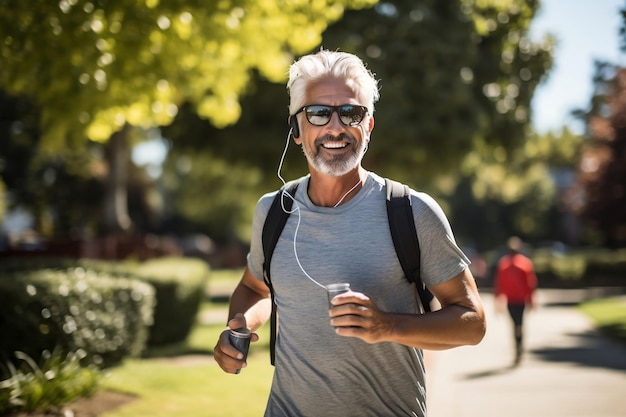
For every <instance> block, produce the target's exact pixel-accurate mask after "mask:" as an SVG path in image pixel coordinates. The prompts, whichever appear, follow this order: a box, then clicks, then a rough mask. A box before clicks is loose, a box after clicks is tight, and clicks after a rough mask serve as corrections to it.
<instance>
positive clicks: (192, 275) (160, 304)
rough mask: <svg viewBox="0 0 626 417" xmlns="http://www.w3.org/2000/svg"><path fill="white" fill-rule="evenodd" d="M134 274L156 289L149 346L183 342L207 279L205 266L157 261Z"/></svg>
mask: <svg viewBox="0 0 626 417" xmlns="http://www.w3.org/2000/svg"><path fill="white" fill-rule="evenodd" d="M136 273H137V275H138V276H140V277H142V278H143V279H145V280H146V281H147V282H149V283H150V284H151V285H153V286H154V288H155V289H156V307H155V310H154V325H153V326H152V328H151V329H150V336H149V339H148V344H149V345H163V344H169V343H177V342H182V341H184V340H185V339H186V338H187V336H188V335H189V333H190V331H191V329H192V327H193V325H194V324H195V323H196V319H197V316H198V311H199V309H200V305H201V303H202V300H203V299H204V297H205V288H206V284H207V280H208V278H209V267H208V265H207V264H206V262H204V261H202V260H200V259H193V258H183V259H181V258H158V259H153V260H149V261H147V262H144V263H142V264H140V265H138V266H137V269H136Z"/></svg>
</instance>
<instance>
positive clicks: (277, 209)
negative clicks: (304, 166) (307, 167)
mask: <svg viewBox="0 0 626 417" xmlns="http://www.w3.org/2000/svg"><path fill="white" fill-rule="evenodd" d="M299 184H300V180H294V181H290V182H288V183H287V184H285V185H284V186H282V187H281V188H280V190H278V193H277V194H276V197H274V201H272V205H271V206H270V209H269V211H268V212H267V217H266V218H265V224H263V232H262V234H261V242H262V244H263V257H264V260H263V280H264V281H265V284H267V286H268V287H269V289H270V294H271V296H272V314H271V316H270V360H271V363H272V365H274V359H275V358H276V333H277V328H276V301H275V299H274V287H272V280H271V278H270V263H271V262H272V254H273V253H274V248H275V247H276V244H277V243H278V239H279V238H280V235H281V233H282V232H283V229H284V228H285V224H286V223H287V219H288V218H289V215H290V214H291V207H292V205H293V198H294V197H295V195H296V190H297V189H298V185H299ZM287 193H288V194H289V195H287ZM281 201H282V204H281Z"/></svg>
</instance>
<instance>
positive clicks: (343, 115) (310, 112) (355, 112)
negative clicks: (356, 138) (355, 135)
mask: <svg viewBox="0 0 626 417" xmlns="http://www.w3.org/2000/svg"><path fill="white" fill-rule="evenodd" d="M304 111H305V113H306V118H307V120H308V121H309V123H311V124H312V125H315V126H324V125H325V124H326V123H328V122H329V121H330V118H331V117H332V115H333V111H337V114H338V115H339V119H340V120H341V123H343V124H344V125H346V126H356V125H358V124H359V123H361V120H363V118H364V117H365V114H366V113H367V108H366V107H363V106H356V105H352V104H346V105H344V106H338V107H334V106H323V105H313V106H306V107H305V109H304Z"/></svg>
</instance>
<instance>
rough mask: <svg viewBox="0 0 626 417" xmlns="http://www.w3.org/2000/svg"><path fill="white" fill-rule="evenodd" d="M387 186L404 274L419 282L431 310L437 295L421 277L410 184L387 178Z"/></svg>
mask: <svg viewBox="0 0 626 417" xmlns="http://www.w3.org/2000/svg"><path fill="white" fill-rule="evenodd" d="M385 187H386V189H387V217H388V218H389V229H390V231H391V238H392V239H393V245H394V247H395V249H396V254H397V255H398V260H399V261H400V265H401V266H402V270H403V271H404V275H405V276H406V278H407V279H408V280H409V281H410V282H413V283H415V287H416V288H417V293H418V295H419V297H420V301H421V303H422V308H423V309H424V311H426V312H428V311H430V310H431V308H430V302H431V300H432V299H433V295H432V294H431V293H430V291H429V290H428V288H426V286H425V285H424V283H423V282H422V279H421V277H420V246H419V240H418V238H417V231H416V230H415V220H414V218H413V210H412V208H411V205H412V204H411V194H410V189H409V187H408V186H406V185H404V184H401V183H399V182H397V181H393V180H390V179H388V178H385Z"/></svg>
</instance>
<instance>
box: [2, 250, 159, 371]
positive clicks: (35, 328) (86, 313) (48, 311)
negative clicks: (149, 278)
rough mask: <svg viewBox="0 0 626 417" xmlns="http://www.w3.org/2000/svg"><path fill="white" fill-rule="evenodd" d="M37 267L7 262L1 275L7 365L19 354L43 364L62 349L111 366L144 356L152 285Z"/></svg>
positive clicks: (95, 273) (75, 270)
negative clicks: (44, 357)
mask: <svg viewBox="0 0 626 417" xmlns="http://www.w3.org/2000/svg"><path fill="white" fill-rule="evenodd" d="M22 262H23V261H22ZM35 264H36V263H33V264H26V263H20V261H16V262H8V261H6V262H5V263H4V265H3V268H2V270H1V271H0V324H1V327H2V329H3V337H2V339H1V340H0V354H2V355H3V356H4V357H5V359H9V358H11V357H12V354H13V352H15V351H18V350H19V351H23V352H25V353H26V354H28V355H30V356H31V357H33V358H39V357H40V356H41V354H42V352H44V351H46V350H48V351H51V350H53V349H56V348H58V349H60V350H61V352H76V351H81V352H83V353H84V357H85V360H86V361H87V362H90V363H94V364H96V365H98V366H111V365H113V364H116V363H118V362H119V361H121V360H122V359H124V358H125V357H126V356H137V355H139V354H140V353H141V352H142V351H143V350H144V348H145V345H146V340H147V338H148V327H149V326H150V325H151V324H152V313H153V305H154V289H153V288H152V287H151V286H150V285H148V284H147V283H144V282H141V281H139V280H137V279H131V278H130V276H127V277H125V278H120V277H111V276H109V275H107V274H106V273H100V272H98V271H94V270H90V269H86V268H83V267H80V266H76V265H74V266H73V267H71V268H67V269H65V270H64V269H61V268H52V267H47V268H42V269H37V267H36V266H35ZM16 317H19V320H16Z"/></svg>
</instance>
